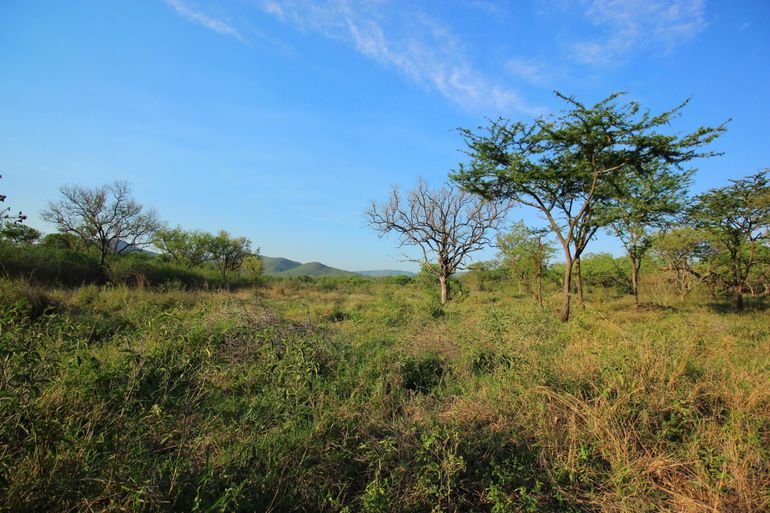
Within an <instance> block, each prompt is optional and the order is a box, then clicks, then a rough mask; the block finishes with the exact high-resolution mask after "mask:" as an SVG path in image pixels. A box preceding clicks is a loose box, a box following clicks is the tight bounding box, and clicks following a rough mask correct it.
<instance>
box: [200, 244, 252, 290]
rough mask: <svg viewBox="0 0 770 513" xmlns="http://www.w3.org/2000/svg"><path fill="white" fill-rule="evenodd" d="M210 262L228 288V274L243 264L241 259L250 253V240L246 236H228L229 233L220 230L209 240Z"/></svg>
mask: <svg viewBox="0 0 770 513" xmlns="http://www.w3.org/2000/svg"><path fill="white" fill-rule="evenodd" d="M209 253H210V255H211V262H212V263H213V264H214V267H216V268H217V269H218V270H219V272H220V274H221V275H222V280H223V281H224V282H225V286H226V287H227V288H228V289H229V288H230V280H229V279H228V278H229V275H230V273H232V272H235V271H237V270H238V269H240V268H241V265H243V260H244V259H245V258H246V257H247V256H249V254H251V241H250V240H249V239H247V238H246V237H230V234H229V233H227V232H226V231H224V230H221V231H220V232H219V233H218V234H217V235H216V236H214V237H212V239H211V241H210V242H209Z"/></svg>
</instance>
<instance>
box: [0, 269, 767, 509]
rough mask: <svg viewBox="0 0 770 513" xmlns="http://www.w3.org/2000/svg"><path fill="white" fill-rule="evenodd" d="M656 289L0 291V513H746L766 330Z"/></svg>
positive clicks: (757, 486) (17, 286)
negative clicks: (566, 305) (634, 293)
mask: <svg viewBox="0 0 770 513" xmlns="http://www.w3.org/2000/svg"><path fill="white" fill-rule="evenodd" d="M656 294H658V295H656V296H652V294H650V295H649V297H651V298H653V299H654V300H653V301H652V302H651V303H647V304H645V305H643V307H642V308H640V309H634V308H632V306H631V302H630V298H627V297H617V296H614V295H611V294H604V293H600V292H596V293H595V294H593V295H591V296H590V300H589V302H588V303H587V305H586V307H585V308H584V309H581V308H576V309H575V318H574V319H573V321H571V322H570V323H568V324H562V323H560V322H558V318H557V316H556V314H555V313H554V312H555V311H556V310H557V306H558V297H555V296H554V297H551V298H549V302H550V303H549V305H548V307H547V309H546V312H545V313H543V312H541V311H540V310H539V309H538V308H537V307H535V306H534V305H533V304H532V301H531V300H530V299H529V298H526V297H516V296H515V295H514V294H511V293H510V292H509V291H507V290H505V289H494V288H492V290H487V291H484V292H479V291H475V290H470V291H468V290H466V291H465V292H464V293H463V295H462V296H461V297H459V298H458V300H456V301H454V302H452V303H450V304H448V305H445V306H441V305H439V304H437V302H436V301H435V298H434V297H433V296H432V295H431V294H429V293H426V292H425V291H424V290H422V289H421V288H419V286H417V285H414V284H412V285H399V284H395V283H394V284H388V283H386V282H383V281H372V280H346V279H339V280H332V281H318V282H303V281H300V280H295V281H288V280H281V281H276V282H273V283H270V284H269V286H268V287H267V288H265V289H263V290H261V291H259V295H255V294H254V293H253V292H247V291H242V292H238V293H233V294H227V293H214V292H184V291H181V290H169V291H165V292H161V291H152V290H133V289H129V288H126V287H120V286H118V287H99V286H95V285H91V286H86V287H81V288H78V289H71V290H51V289H43V288H35V287H32V286H28V285H25V284H23V283H19V282H10V281H4V282H2V283H1V284H0V510H4V511H13V512H24V511H365V512H377V511H397V512H398V511H401V512H421V511H425V512H430V511H490V512H507V511H512V512H539V511H553V512H583V511H592V512H594V511H595V512H599V511H611V512H612V511H617V512H626V511H627V512H634V513H636V512H643V511H735V512H744V511H745V512H751V511H756V512H759V511H767V509H768V505H769V504H770V491H769V490H770V468H769V467H768V462H769V461H770V387H768V383H770V356H768V355H769V354H770V353H769V351H768V349H770V347H769V346H768V340H770V318H768V316H767V314H766V313H761V312H755V313H748V314H744V315H736V314H731V313H727V314H725V313H720V312H719V309H718V308H716V307H714V308H712V307H710V306H709V305H708V304H707V303H696V302H694V301H693V302H688V303H684V304H680V303H679V302H677V301H675V300H673V299H670V298H669V296H666V295H663V293H662V292H660V291H659V290H658V291H657V292H656ZM694 299H695V298H694Z"/></svg>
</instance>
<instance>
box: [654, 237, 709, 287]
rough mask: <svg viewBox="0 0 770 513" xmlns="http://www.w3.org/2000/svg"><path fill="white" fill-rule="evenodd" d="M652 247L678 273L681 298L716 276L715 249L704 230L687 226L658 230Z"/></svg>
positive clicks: (668, 267) (677, 285)
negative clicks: (659, 231)
mask: <svg viewBox="0 0 770 513" xmlns="http://www.w3.org/2000/svg"><path fill="white" fill-rule="evenodd" d="M652 248H653V253H654V254H655V255H656V256H658V257H659V258H661V259H662V260H663V261H664V262H665V265H666V269H667V270H668V271H670V272H671V273H672V274H673V275H674V283H675V285H676V289H677V291H678V292H679V299H680V300H681V301H684V300H685V298H686V297H687V294H688V293H689V292H690V291H691V290H692V289H693V288H695V286H697V285H698V284H700V283H703V282H706V281H708V280H711V279H712V278H713V276H714V256H715V252H714V249H713V246H712V245H711V243H710V241H709V240H708V234H706V233H704V232H703V231H700V230H696V229H694V228H692V227H689V226H685V227H679V228H675V229H673V230H671V231H668V232H662V233H658V234H657V235H655V236H654V237H653V244H652Z"/></svg>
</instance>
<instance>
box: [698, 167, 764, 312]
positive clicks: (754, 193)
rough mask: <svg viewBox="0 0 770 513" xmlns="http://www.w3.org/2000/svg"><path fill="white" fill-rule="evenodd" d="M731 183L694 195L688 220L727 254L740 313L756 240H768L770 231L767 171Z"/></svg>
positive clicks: (731, 283) (730, 277) (752, 262)
mask: <svg viewBox="0 0 770 513" xmlns="http://www.w3.org/2000/svg"><path fill="white" fill-rule="evenodd" d="M730 181H731V182H732V183H731V184H730V185H728V186H725V187H721V188H717V189H712V190H710V191H708V192H706V193H704V194H700V195H699V196H697V197H696V198H695V204H694V205H693V207H692V210H691V214H690V217H691V218H692V220H693V221H694V223H695V224H696V226H698V227H700V228H702V229H704V230H707V231H708V232H709V233H710V235H711V239H712V240H713V241H715V242H716V243H717V245H719V246H720V247H722V248H723V249H724V250H725V251H726V253H727V254H728V255H729V262H730V265H729V268H730V273H729V282H730V285H731V286H732V288H733V290H734V293H735V301H736V308H737V309H738V310H742V309H743V289H744V287H745V286H746V281H747V279H748V277H749V274H750V273H751V268H752V266H753V265H754V255H755V254H756V248H757V244H758V241H759V240H760V239H762V238H767V236H768V230H769V229H770V169H764V170H762V171H760V172H758V173H756V174H754V175H751V176H749V177H746V178H742V179H738V180H730Z"/></svg>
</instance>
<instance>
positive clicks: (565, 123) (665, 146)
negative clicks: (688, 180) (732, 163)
mask: <svg viewBox="0 0 770 513" xmlns="http://www.w3.org/2000/svg"><path fill="white" fill-rule="evenodd" d="M622 94H623V93H615V94H612V95H610V96H609V97H607V98H605V99H604V100H602V101H600V102H599V103H597V104H595V105H593V106H586V105H584V104H582V103H580V102H578V101H577V100H575V99H574V98H571V97H568V96H564V95H562V94H561V93H558V92H557V93H556V95H557V96H558V97H559V98H561V99H562V100H564V101H566V102H567V104H568V106H569V108H568V110H565V111H563V112H562V113H561V114H560V115H558V116H555V117H548V118H538V119H536V120H534V121H532V122H531V123H524V122H509V121H506V120H503V119H499V120H497V121H494V122H492V123H491V124H490V125H489V126H488V127H487V128H486V129H483V128H481V129H480V130H482V132H481V133H478V134H477V133H474V132H473V131H471V130H468V129H461V130H460V132H461V134H462V135H463V137H464V139H465V143H466V145H467V148H468V149H467V151H466V153H467V154H468V155H469V156H470V157H471V161H470V164H469V165H467V166H465V165H462V164H461V165H460V168H459V170H458V172H457V173H455V174H453V175H452V179H453V180H454V181H455V182H457V183H459V184H460V185H461V186H462V187H463V188H464V189H465V190H468V191H471V192H474V193H477V194H480V195H481V196H483V197H485V198H487V199H501V198H506V199H511V200H514V201H516V202H518V203H520V204H523V205H527V206H530V207H532V208H535V209H537V210H538V211H540V213H541V214H542V215H543V216H544V217H545V219H546V220H547V221H548V224H549V226H550V228H551V230H552V231H553V233H554V234H555V236H556V238H557V239H558V241H559V243H560V244H561V246H562V249H563V251H564V260H565V270H564V282H563V290H562V293H563V301H562V311H561V319H562V321H567V320H569V316H570V294H571V291H570V288H571V283H572V282H571V280H572V268H573V264H574V262H575V260H576V259H579V258H580V255H581V254H582V253H583V252H584V251H585V249H586V246H587V244H588V242H589V241H590V240H591V238H592V237H593V235H594V234H595V233H596V231H597V230H598V229H599V228H600V227H601V226H602V224H601V215H600V213H601V209H602V208H604V206H605V205H606V204H607V203H608V202H609V200H610V199H611V198H614V197H617V196H618V195H622V194H625V193H626V192H624V189H623V188H622V187H621V186H620V184H622V183H623V182H624V181H626V180H627V179H628V177H629V176H634V175H641V174H645V173H646V172H647V170H649V169H654V168H656V167H657V166H663V165H673V166H680V165H682V164H683V163H685V162H687V161H689V160H692V159H694V158H696V157H705V156H711V155H715V153H713V152H699V151H698V148H700V147H702V146H704V145H705V144H707V143H709V142H710V141H712V140H713V139H714V138H716V137H717V136H718V135H719V134H721V133H722V132H723V131H724V130H725V127H724V125H722V126H719V127H716V128H708V127H702V128H698V129H697V130H695V131H694V132H692V133H690V134H686V135H683V136H676V135H666V134H663V133H660V132H658V129H660V128H661V127H664V126H667V125H668V124H669V123H670V121H671V119H672V118H674V117H675V116H677V115H679V113H680V111H681V109H683V108H684V106H685V105H686V104H687V103H688V102H687V101H685V102H683V103H682V104H680V105H679V106H677V107H676V108H674V109H672V110H670V111H668V112H664V113H662V114H659V115H656V116H653V115H651V114H650V113H649V112H648V111H646V110H642V108H641V106H640V105H639V104H638V103H637V102H633V101H632V102H629V103H626V104H623V105H619V104H617V103H616V100H617V99H618V98H619V97H620V96H621V95H622Z"/></svg>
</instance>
